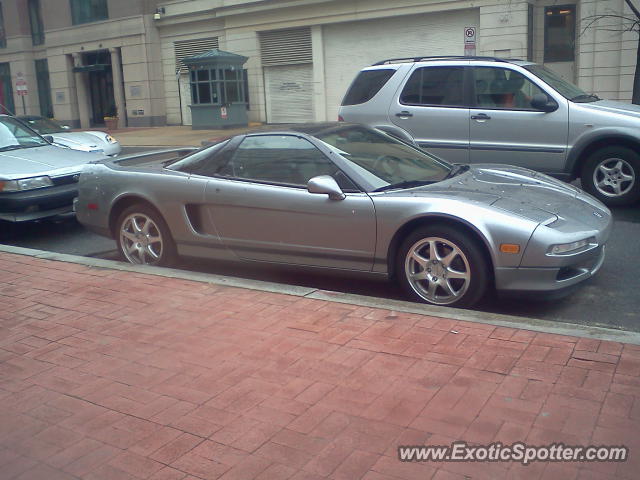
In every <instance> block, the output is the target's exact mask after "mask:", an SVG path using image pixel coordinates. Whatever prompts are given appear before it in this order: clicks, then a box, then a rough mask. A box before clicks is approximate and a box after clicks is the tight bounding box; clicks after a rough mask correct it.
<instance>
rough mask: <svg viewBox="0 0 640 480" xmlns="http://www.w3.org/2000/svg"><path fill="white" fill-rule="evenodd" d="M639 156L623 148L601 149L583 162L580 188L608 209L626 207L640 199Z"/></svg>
mask: <svg viewBox="0 0 640 480" xmlns="http://www.w3.org/2000/svg"><path fill="white" fill-rule="evenodd" d="M639 174H640V156H638V154H637V153H636V152H634V151H633V150H631V149H629V148H626V147H606V148H602V149H600V150H598V151H596V152H595V153H593V155H591V157H589V159H588V160H587V162H586V163H585V166H584V168H583V170H582V187H583V188H584V189H585V190H586V191H587V192H589V193H590V194H592V195H593V196H595V197H597V198H598V199H599V200H600V201H602V202H603V203H605V204H606V205H609V206H618V205H628V204H631V203H634V202H635V201H637V200H638V198H640V184H639V183H638V180H639V178H638V175H639Z"/></svg>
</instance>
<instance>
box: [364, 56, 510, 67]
mask: <svg viewBox="0 0 640 480" xmlns="http://www.w3.org/2000/svg"><path fill="white" fill-rule="evenodd" d="M425 60H489V61H492V62H506V63H509V62H511V61H512V59H509V58H498V57H467V56H463V55H437V56H431V57H405V58H389V59H387V60H380V61H379V62H376V63H374V64H373V65H386V64H388V63H398V62H423V61H425Z"/></svg>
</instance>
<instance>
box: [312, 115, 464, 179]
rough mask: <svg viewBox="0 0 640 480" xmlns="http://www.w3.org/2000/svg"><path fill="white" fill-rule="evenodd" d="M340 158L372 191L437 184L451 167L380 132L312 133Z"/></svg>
mask: <svg viewBox="0 0 640 480" xmlns="http://www.w3.org/2000/svg"><path fill="white" fill-rule="evenodd" d="M313 136H314V137H316V138H317V139H319V140H321V141H323V142H324V143H325V144H327V145H328V146H329V147H330V148H331V149H332V150H333V151H334V152H336V153H338V154H339V155H341V156H342V157H343V158H344V159H345V160H346V161H347V162H349V163H350V164H351V165H352V167H353V168H354V169H355V170H357V171H358V173H360V175H362V176H363V177H364V178H365V179H366V180H367V181H368V182H369V183H370V184H372V185H373V186H374V189H375V190H388V189H391V188H404V187H411V186H417V185H420V184H429V183H435V182H439V181H441V180H444V179H445V178H447V176H448V174H449V172H450V171H451V168H452V166H451V165H449V164H447V163H446V162H444V161H442V160H439V159H437V158H435V157H433V156H432V155H429V154H428V153H426V152H424V151H422V150H420V149H419V148H417V147H414V146H412V145H409V144H408V143H405V142H402V141H401V140H398V139H397V138H395V137H392V136H391V135H388V134H386V133H384V132H382V131H380V130H375V129H370V128H366V127H360V126H353V127H337V128H334V129H331V130H328V131H322V132H318V133H314V134H313Z"/></svg>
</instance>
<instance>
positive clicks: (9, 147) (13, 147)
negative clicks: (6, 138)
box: [0, 145, 22, 152]
mask: <svg viewBox="0 0 640 480" xmlns="http://www.w3.org/2000/svg"><path fill="white" fill-rule="evenodd" d="M19 148H22V145H5V146H4V147H0V152H8V151H9V150H18V149H19Z"/></svg>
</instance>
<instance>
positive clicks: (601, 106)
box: [578, 100, 640, 118]
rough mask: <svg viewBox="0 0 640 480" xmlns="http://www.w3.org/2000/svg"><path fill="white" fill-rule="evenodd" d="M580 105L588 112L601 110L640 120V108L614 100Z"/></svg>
mask: <svg viewBox="0 0 640 480" xmlns="http://www.w3.org/2000/svg"><path fill="white" fill-rule="evenodd" d="M578 105H580V107H581V108H584V109H587V110H599V111H604V112H609V113H617V114H620V115H630V116H633V117H638V118H640V106H638V105H633V104H632V103H623V102H615V101H613V100H598V101H596V102H590V103H579V104H578Z"/></svg>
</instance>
